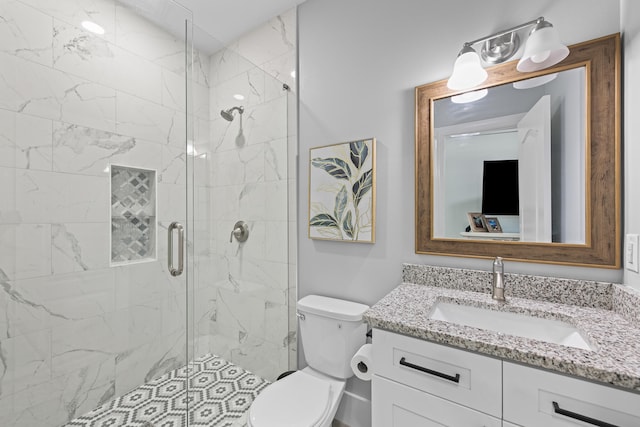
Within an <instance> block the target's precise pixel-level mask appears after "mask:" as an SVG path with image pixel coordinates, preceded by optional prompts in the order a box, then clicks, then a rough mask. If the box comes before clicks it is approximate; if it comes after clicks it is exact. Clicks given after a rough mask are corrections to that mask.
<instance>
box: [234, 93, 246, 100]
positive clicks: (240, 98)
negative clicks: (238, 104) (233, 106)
mask: <svg viewBox="0 0 640 427" xmlns="http://www.w3.org/2000/svg"><path fill="white" fill-rule="evenodd" d="M233 97H234V98H235V99H237V100H238V101H242V100H244V95H242V94H239V93H236V94H235V95H233Z"/></svg>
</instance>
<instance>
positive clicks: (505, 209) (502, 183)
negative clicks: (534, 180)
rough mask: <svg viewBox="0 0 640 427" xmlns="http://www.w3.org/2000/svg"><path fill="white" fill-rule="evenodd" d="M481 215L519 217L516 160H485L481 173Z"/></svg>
mask: <svg viewBox="0 0 640 427" xmlns="http://www.w3.org/2000/svg"><path fill="white" fill-rule="evenodd" d="M482 213H483V214H484V215H519V214H520V195H519V190H518V160H485V161H484V167H483V173H482Z"/></svg>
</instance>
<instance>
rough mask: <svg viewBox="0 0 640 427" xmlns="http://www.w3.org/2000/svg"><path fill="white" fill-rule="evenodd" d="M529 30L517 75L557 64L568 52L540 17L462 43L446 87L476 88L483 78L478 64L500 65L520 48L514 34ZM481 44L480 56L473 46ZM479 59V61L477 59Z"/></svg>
mask: <svg viewBox="0 0 640 427" xmlns="http://www.w3.org/2000/svg"><path fill="white" fill-rule="evenodd" d="M527 27H533V28H532V29H531V32H530V33H529V37H528V39H527V41H526V43H525V47H524V54H523V56H522V58H521V59H520V61H519V62H518V65H517V67H516V69H517V70H518V71H520V72H531V71H538V70H543V69H545V68H548V67H550V66H552V65H555V64H557V63H558V62H560V61H562V60H563V59H565V58H566V57H567V56H568V55H569V49H568V48H567V46H565V45H564V44H563V43H562V42H561V41H560V37H559V36H558V33H557V31H556V30H555V28H553V25H551V23H549V22H548V21H545V19H544V17H542V16H541V17H540V18H538V19H536V20H533V21H529V22H526V23H524V24H521V25H518V26H515V27H513V28H509V29H508V30H504V31H500V32H497V33H494V34H491V35H489V36H486V37H482V38H479V39H477V40H474V41H471V42H466V43H465V44H464V45H463V47H462V50H461V51H460V53H459V54H458V58H457V59H456V62H455V64H454V66H453V73H452V74H451V77H449V80H448V81H447V87H448V88H449V89H453V90H465V89H470V88H472V87H475V86H477V85H479V84H480V83H482V82H484V81H485V80H486V79H487V71H486V70H485V69H484V68H483V66H482V61H484V62H486V63H489V64H500V63H502V62H505V61H506V60H508V59H510V58H511V57H513V55H515V53H516V52H517V51H518V49H519V48H520V36H519V35H518V31H519V30H522V29H524V28H527ZM478 43H482V48H481V51H480V55H478V52H477V51H476V50H475V49H474V48H473V45H475V44H478ZM480 58H482V61H481V59H480Z"/></svg>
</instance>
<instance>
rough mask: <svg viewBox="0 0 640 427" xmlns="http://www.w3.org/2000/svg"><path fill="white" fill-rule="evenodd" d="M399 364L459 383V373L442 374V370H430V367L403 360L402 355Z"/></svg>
mask: <svg viewBox="0 0 640 427" xmlns="http://www.w3.org/2000/svg"><path fill="white" fill-rule="evenodd" d="M400 364H401V365H402V366H406V367H407V368H411V369H415V370H418V371H420V372H424V373H426V374H429V375H434V376H436V377H438V378H443V379H445V380H448V381H453V382H454V383H459V382H460V374H456V376H455V377H454V376H451V375H447V374H443V373H442V372H438V371H432V370H431V369H428V368H425V367H423V366H418V365H414V364H413V363H409V362H407V361H406V360H405V358H404V357H403V358H402V359H400Z"/></svg>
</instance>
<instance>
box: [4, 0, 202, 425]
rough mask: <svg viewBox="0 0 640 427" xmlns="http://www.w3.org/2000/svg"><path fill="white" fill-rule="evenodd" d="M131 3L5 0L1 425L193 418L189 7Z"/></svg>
mask: <svg viewBox="0 0 640 427" xmlns="http://www.w3.org/2000/svg"><path fill="white" fill-rule="evenodd" d="M132 4H133V3H132V2H129V1H118V2H116V1H112V0H91V1H82V2H79V1H76V0H56V1H55V2H52V1H48V0H3V1H0V17H1V18H2V19H0V40H1V41H0V200H2V201H1V202H0V314H1V315H0V425H3V426H15V427H20V426H25V427H27V426H28V427H33V426H39V427H58V426H62V425H73V426H84V425H100V424H99V423H100V422H102V423H105V425H135V424H136V423H139V424H140V425H142V424H143V423H149V424H150V425H160V424H161V423H160V421H161V420H162V421H163V422H166V423H169V424H167V425H172V424H171V423H174V424H175V425H185V424H186V422H187V405H188V395H187V377H188V372H187V370H188V368H186V367H185V366H186V364H187V362H188V360H189V359H190V357H191V355H190V354H188V353H187V346H188V344H187V343H188V340H189V337H188V335H187V310H188V307H187V301H188V298H187V293H188V284H189V281H190V280H192V279H191V277H192V276H190V268H193V261H192V260H191V259H190V258H189V253H190V251H192V246H190V245H192V244H193V243H192V242H193V240H191V241H189V239H190V238H189V236H193V230H192V228H191V224H190V217H189V211H188V209H187V205H188V202H192V200H191V199H189V200H188V195H189V194H190V191H192V189H193V188H194V187H189V185H192V184H190V181H189V179H188V176H190V174H191V172H192V171H191V170H189V169H188V168H189V165H188V163H189V160H188V158H189V156H190V154H189V153H188V146H187V142H188V138H187V136H188V135H187V129H189V125H188V120H187V114H188V110H187V102H186V99H187V93H186V92H187V82H188V79H187V74H188V73H189V72H190V68H189V67H190V63H189V62H188V56H187V53H188V52H189V49H188V46H189V44H188V43H190V41H189V39H188V38H187V37H186V36H185V30H186V22H187V21H190V20H191V16H190V13H189V11H187V10H185V9H184V8H182V7H180V6H179V5H177V4H176V3H173V2H171V1H169V0H163V1H155V2H136V5H137V6H133V5H132ZM143 16H144V17H143ZM171 28H173V30H171ZM185 40H186V42H185ZM175 221H177V222H179V223H181V224H182V225H183V227H184V231H185V233H186V234H185V236H186V237H187V238H186V240H187V242H185V246H184V248H185V261H184V273H183V274H182V275H178V274H177V271H174V274H172V271H171V267H169V266H168V264H167V258H168V256H167V255H168V251H169V247H168V245H169V239H168V229H169V227H170V225H171V224H172V223H173V222H175ZM174 237H175V239H174V244H175V246H174V250H175V255H174V259H173V261H174V262H175V263H174V265H173V267H174V268H175V269H178V267H179V263H180V261H179V258H178V256H179V254H178V249H177V243H178V240H179V236H178V232H177V231H176V232H175V236H174ZM180 423H182V424H180Z"/></svg>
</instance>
